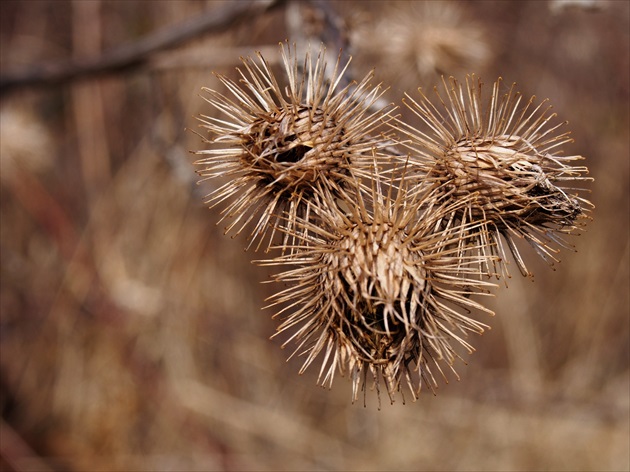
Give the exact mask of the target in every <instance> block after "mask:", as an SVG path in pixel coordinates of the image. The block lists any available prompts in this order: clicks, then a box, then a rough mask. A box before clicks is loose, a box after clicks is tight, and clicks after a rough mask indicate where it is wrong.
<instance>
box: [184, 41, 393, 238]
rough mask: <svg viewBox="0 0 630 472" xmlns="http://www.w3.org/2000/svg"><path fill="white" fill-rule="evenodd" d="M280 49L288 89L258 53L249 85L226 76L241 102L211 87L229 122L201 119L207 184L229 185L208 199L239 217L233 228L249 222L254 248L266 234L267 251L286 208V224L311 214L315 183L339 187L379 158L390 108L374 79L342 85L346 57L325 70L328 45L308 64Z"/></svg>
mask: <svg viewBox="0 0 630 472" xmlns="http://www.w3.org/2000/svg"><path fill="white" fill-rule="evenodd" d="M281 50H282V58H283V65H284V72H285V74H286V76H287V79H288V86H287V87H286V88H284V87H282V86H281V85H280V80H278V79H277V78H276V76H275V75H274V73H273V72H272V70H271V67H270V66H269V64H268V63H267V61H265V59H264V58H263V57H262V56H261V55H260V54H257V57H258V61H256V60H253V59H251V58H247V59H243V60H242V61H243V65H244V67H245V71H241V70H240V69H239V73H240V75H241V84H242V85H238V84H237V83H235V82H234V81H232V80H230V79H229V78H227V77H223V76H219V79H220V81H221V82H222V83H223V84H224V85H225V87H226V88H227V89H228V90H229V92H230V93H231V94H232V96H233V98H228V97H226V96H225V95H223V94H221V93H219V92H217V91H215V90H209V89H204V91H205V92H207V94H208V95H209V98H207V101H208V102H209V103H210V105H212V106H213V107H214V108H216V109H217V110H218V111H219V112H221V113H222V114H224V115H225V117H224V118H215V117H212V116H202V117H201V118H200V120H201V121H202V123H203V125H202V126H203V127H204V128H206V129H207V130H208V132H209V133H210V135H211V136H212V137H211V139H209V140H207V142H208V143H210V144H211V145H212V148H211V149H208V150H203V151H198V152H197V154H201V155H206V156H208V157H205V158H203V159H201V160H199V161H197V163H196V164H198V165H201V166H203V168H202V169H201V170H200V171H199V174H200V175H201V176H202V177H204V178H205V179H204V180H208V179H213V178H216V177H222V178H226V179H229V181H228V182H227V183H225V184H223V185H222V186H219V187H218V188H217V189H215V190H214V191H213V192H212V193H211V194H210V195H209V196H208V200H207V203H209V204H210V205H211V207H212V206H215V205H218V204H220V203H223V202H227V203H226V206H225V207H224V209H223V218H222V220H223V219H226V218H227V219H232V220H233V221H231V223H230V224H229V225H228V226H227V228H226V232H229V231H231V230H233V229H235V232H236V234H238V233H240V232H241V231H242V230H243V229H244V228H245V227H246V226H248V225H250V224H251V226H252V227H253V229H252V231H251V235H250V238H251V242H250V246H251V244H252V243H253V242H254V241H255V240H258V241H259V242H258V246H257V247H256V249H259V248H260V245H261V244H262V242H263V240H264V239H266V235H267V234H268V235H269V237H268V238H267V239H268V242H267V246H266V248H267V249H268V247H269V245H270V244H271V241H272V239H273V235H274V233H275V231H276V229H277V224H278V222H279V221H280V220H279V218H278V217H279V216H280V215H283V214H284V213H285V212H286V214H287V215H288V218H286V219H284V220H283V221H285V223H286V224H287V225H289V227H292V226H293V225H294V221H295V219H296V218H297V217H298V216H300V215H302V216H303V215H305V214H308V213H309V212H310V210H309V208H310V206H311V205H312V198H311V197H312V193H313V188H314V186H315V184H317V183H320V184H322V185H324V186H326V185H328V184H330V185H336V184H337V183H338V182H339V181H340V180H342V179H343V177H344V176H345V175H346V174H347V173H348V168H349V167H357V168H359V167H361V161H362V160H364V159H365V158H366V156H367V157H368V158H369V160H370V161H371V160H372V158H373V155H374V154H376V155H377V156H378V155H379V154H380V153H379V150H380V149H383V148H385V147H386V145H385V143H384V141H383V139H382V138H381V137H380V136H378V133H379V129H380V128H381V126H382V124H383V122H384V120H387V119H388V115H389V113H390V112H391V109H388V110H386V109H384V108H378V107H376V106H375V103H376V101H377V100H378V99H379V97H380V96H381V94H382V91H381V89H380V87H378V86H377V87H375V88H372V87H371V86H370V84H369V82H370V80H371V75H368V76H366V77H365V78H364V79H363V80H362V81H361V82H360V83H358V84H349V85H347V86H346V87H344V88H342V89H340V86H339V84H340V81H341V78H342V76H343V75H344V72H345V70H346V68H347V67H348V64H346V65H345V66H343V68H341V70H340V64H339V59H338V60H337V63H336V64H335V65H334V69H333V70H332V71H329V70H327V64H326V61H325V49H324V47H323V46H322V47H321V48H320V50H319V52H318V55H317V58H316V59H313V57H312V54H311V52H310V49H309V50H308V51H307V52H306V55H305V59H304V62H303V64H300V63H299V62H298V59H297V57H296V54H295V52H294V51H292V50H291V48H290V47H289V46H288V45H284V44H281ZM385 108H389V107H385ZM268 232H269V233H268Z"/></svg>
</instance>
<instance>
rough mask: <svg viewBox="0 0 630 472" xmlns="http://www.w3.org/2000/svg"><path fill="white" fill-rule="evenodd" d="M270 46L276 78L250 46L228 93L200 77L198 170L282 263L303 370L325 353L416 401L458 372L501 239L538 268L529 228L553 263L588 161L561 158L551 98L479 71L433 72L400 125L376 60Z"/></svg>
mask: <svg viewBox="0 0 630 472" xmlns="http://www.w3.org/2000/svg"><path fill="white" fill-rule="evenodd" d="M280 47H281V51H282V59H283V69H284V71H283V77H280V76H279V75H278V76H277V75H276V74H275V73H274V72H273V71H272V68H271V66H270V64H269V63H268V62H267V61H266V60H265V59H264V58H263V57H262V56H261V55H260V54H258V55H257V57H256V58H247V59H243V66H244V69H242V70H241V69H239V70H238V71H239V74H240V77H241V80H240V83H237V82H235V81H233V80H231V79H229V78H227V77H223V76H219V79H220V81H221V82H222V83H223V85H224V86H225V89H226V90H227V94H224V93H221V92H219V91H215V90H209V89H204V91H205V92H206V93H207V101H208V102H209V104H210V105H212V106H213V107H214V108H215V109H216V110H218V111H219V112H220V115H221V116H220V117H215V116H202V117H201V118H200V120H201V122H202V126H203V127H204V128H205V129H206V130H207V132H208V133H209V137H208V138H207V139H205V141H206V142H207V143H208V144H209V149H206V150H202V151H197V153H198V154H201V155H203V156H204V157H203V158H202V159H200V160H199V161H197V164H198V165H200V166H201V170H199V174H200V175H201V176H202V177H203V180H211V181H212V182H214V181H215V180H220V181H221V183H220V184H217V185H216V186H215V188H214V189H213V191H212V192H211V193H210V195H209V196H208V203H209V205H210V206H212V207H214V206H219V207H220V208H221V209H222V218H221V221H225V222H227V227H226V232H231V233H233V234H239V233H241V232H246V233H247V234H248V235H249V245H248V247H250V246H252V245H255V248H256V250H261V249H262V250H263V252H264V253H265V254H266V255H267V258H265V259H263V260H259V261H257V262H258V263H259V264H262V265H267V266H274V267H278V268H279V272H278V273H277V274H276V275H275V276H274V281H276V282H278V283H279V284H281V287H282V288H280V289H279V291H278V292H277V293H276V294H275V295H273V296H272V297H271V298H270V300H269V307H273V308H274V309H275V310H276V311H277V312H276V316H279V317H281V318H282V322H281V324H280V326H279V329H278V331H279V332H284V331H288V332H290V333H292V334H291V336H290V338H289V340H288V341H287V343H295V344H297V348H296V349H295V352H294V354H297V355H301V356H304V357H305V361H304V364H303V367H302V369H301V372H303V371H304V370H306V369H307V367H309V365H311V364H312V363H313V362H314V361H315V359H317V358H321V359H322V360H321V368H320V374H319V382H320V383H321V384H322V385H325V386H331V385H332V383H333V379H334V376H335V374H336V373H341V374H342V375H348V376H349V377H350V378H351V379H352V385H353V400H356V399H357V398H358V395H359V391H360V390H363V391H364V392H365V391H366V389H367V387H369V386H370V385H373V386H374V387H375V388H376V389H377V391H378V390H379V389H380V387H381V386H384V387H385V389H386V391H387V393H388V395H389V397H390V400H391V401H393V399H394V396H395V394H396V393H397V392H401V393H402V392H403V391H404V390H405V385H406V386H407V387H408V389H409V391H410V392H411V395H412V397H413V399H415V398H417V396H418V394H419V392H420V389H421V386H422V385H426V386H428V388H430V389H431V390H434V389H435V388H436V387H437V386H438V383H437V377H439V376H442V377H444V378H445V379H446V374H445V371H444V369H445V368H446V369H449V370H451V371H453V372H455V371H454V369H453V364H454V362H455V360H456V359H457V358H459V357H460V355H459V354H458V352H457V346H458V345H460V346H461V347H463V348H464V349H465V350H466V351H469V352H472V351H473V347H472V346H471V345H470V344H469V343H468V342H467V340H466V338H467V334H468V333H471V332H472V333H482V332H483V331H484V329H486V328H487V325H485V324H483V323H482V322H480V321H478V320H476V319H475V316H476V315H477V314H479V313H486V314H489V315H492V312H491V311H490V310H489V309H487V308H485V307H484V305H483V304H482V303H480V301H479V300H480V299H482V298H483V296H487V295H489V294H490V291H491V289H492V288H493V286H494V285H495V283H496V281H497V280H501V279H506V278H507V277H509V272H508V263H509V262H508V261H509V258H508V253H511V255H512V257H513V258H514V260H515V261H516V264H517V266H518V268H519V270H520V271H521V273H522V274H523V275H531V274H530V272H529V271H528V269H527V267H526V265H525V263H524V261H523V258H522V257H521V254H520V252H519V249H518V244H519V243H520V242H521V241H527V242H528V243H529V244H530V245H531V246H532V247H533V248H534V249H535V251H536V252H537V253H538V254H539V255H540V256H542V257H543V258H544V259H545V260H547V261H548V262H550V263H553V262H554V261H556V260H557V258H556V254H557V252H558V250H559V248H560V247H569V245H568V243H567V242H566V241H565V240H564V236H565V235H568V234H572V233H575V231H576V230H577V229H578V227H579V226H581V223H582V222H583V221H584V220H585V219H586V215H585V213H584V212H585V211H587V210H589V209H590V206H591V205H590V203H589V202H588V201H587V200H585V199H584V198H583V197H581V196H579V193H580V189H579V188H575V187H571V186H566V185H567V184H568V185H572V184H574V183H576V182H580V181H585V180H588V178H587V177H585V174H586V173H587V169H586V167H583V166H573V165H571V163H572V162H573V161H576V160H580V159H582V158H581V157H580V156H563V155H562V153H561V150H560V148H561V146H562V145H563V144H565V143H567V142H568V141H570V138H569V134H568V133H567V132H562V131H561V129H560V128H561V126H562V125H563V124H562V123H560V124H556V123H554V122H553V120H554V118H555V115H554V114H552V113H551V112H550V107H549V106H548V105H547V103H546V102H545V101H543V102H541V103H539V104H538V105H536V104H535V100H534V98H532V99H531V100H524V99H523V97H522V96H521V95H520V94H519V93H518V92H517V91H516V90H515V87H514V86H512V87H510V88H508V89H507V91H506V92H504V91H503V86H502V83H501V81H500V80H498V81H497V82H495V83H494V85H493V87H492V89H491V92H490V97H489V100H488V101H487V102H486V101H484V99H485V96H484V95H483V94H484V90H485V88H484V85H483V84H482V82H481V81H480V80H479V79H478V78H476V77H475V76H469V77H467V79H466V81H465V84H460V83H459V82H457V81H456V80H454V79H449V80H443V84H442V89H441V90H440V89H438V88H436V95H435V98H436V100H434V101H431V99H430V98H429V97H428V96H427V95H425V94H424V92H423V91H422V90H420V89H418V90H419V95H406V97H405V99H403V103H404V106H405V107H407V108H408V109H409V110H410V111H411V112H413V113H412V116H416V117H417V118H418V120H417V123H408V122H406V121H403V120H402V119H401V118H400V116H397V115H395V111H396V108H395V107H394V106H393V105H383V104H382V95H383V93H384V91H383V89H382V88H381V87H380V86H372V85H371V83H370V82H371V78H372V76H371V74H368V75H367V76H366V77H365V78H364V79H363V80H361V81H360V82H358V83H354V82H353V83H350V84H347V85H344V84H345V82H344V81H343V80H342V78H343V77H344V74H345V72H346V69H347V67H348V64H341V63H340V59H338V60H337V61H336V63H334V64H333V66H332V71H331V70H330V65H329V64H327V60H326V50H325V48H324V47H323V46H322V47H320V49H319V50H318V51H316V52H311V50H310V49H309V50H308V51H307V52H306V54H305V55H303V57H302V58H299V57H298V54H297V52H296V51H295V49H294V48H291V46H290V45H288V44H281V46H280ZM284 83H286V84H287V85H286V86H284V85H281V84H284ZM455 375H457V374H456V373H455ZM403 399H404V394H403Z"/></svg>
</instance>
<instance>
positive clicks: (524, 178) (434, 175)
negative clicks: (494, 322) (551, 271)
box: [394, 76, 591, 275]
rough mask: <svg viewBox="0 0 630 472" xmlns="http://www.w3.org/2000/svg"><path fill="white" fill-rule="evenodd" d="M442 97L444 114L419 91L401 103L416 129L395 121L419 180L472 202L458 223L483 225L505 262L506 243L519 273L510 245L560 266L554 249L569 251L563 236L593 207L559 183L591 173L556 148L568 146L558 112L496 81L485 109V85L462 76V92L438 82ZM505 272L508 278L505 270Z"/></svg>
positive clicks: (452, 81) (518, 260)
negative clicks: (524, 246)
mask: <svg viewBox="0 0 630 472" xmlns="http://www.w3.org/2000/svg"><path fill="white" fill-rule="evenodd" d="M443 84H444V88H445V94H444V95H442V94H440V92H439V91H437V89H436V94H437V97H438V100H439V101H440V102H441V105H442V107H443V111H441V110H440V109H439V108H438V107H436V106H435V105H433V104H432V103H431V102H430V100H429V99H428V98H427V96H426V95H424V93H423V92H422V90H420V95H421V100H420V101H415V100H414V99H413V98H411V97H409V96H407V99H406V100H405V105H406V106H407V107H408V108H409V109H410V110H411V111H413V112H414V113H415V114H416V115H417V116H418V117H420V119H421V120H422V121H423V122H424V124H425V125H426V126H428V128H429V130H428V131H426V132H425V131H421V130H419V129H416V128H414V127H413V126H411V125H408V124H407V123H404V122H402V121H400V120H398V121H397V122H396V124H395V125H394V127H395V128H396V129H397V131H398V132H399V133H400V135H401V142H402V144H403V145H404V146H406V147H407V148H408V149H410V150H411V153H410V162H411V163H413V165H414V166H415V167H416V169H417V171H418V175H419V177H420V178H421V179H422V180H423V181H424V182H426V181H432V182H434V183H435V184H436V185H437V186H440V187H441V188H442V193H443V194H444V195H448V198H452V199H461V198H466V197H470V196H476V198H475V199H472V200H470V204H469V206H468V207H466V208H465V214H462V215H461V218H462V219H466V218H468V219H472V220H473V221H486V222H487V223H488V225H489V227H490V231H489V232H484V233H482V235H483V236H484V237H485V238H488V240H489V241H490V242H493V243H494V247H495V248H496V250H497V253H498V254H499V255H501V256H502V258H503V259H505V250H504V249H503V247H502V244H501V237H500V236H503V238H504V239H505V241H506V242H507V244H508V247H509V249H510V251H511V252H512V254H513V256H514V259H515V261H516V263H517V265H518V267H519V269H520V271H521V273H522V274H523V275H531V274H530V272H529V271H528V270H527V268H526V266H525V263H524V262H523V259H522V257H521V255H520V253H519V251H518V249H517V247H516V244H515V241H516V240H519V239H525V240H527V241H528V242H529V243H530V244H531V245H532V246H533V247H534V249H535V250H536V252H537V253H538V254H539V255H541V256H542V257H543V259H545V260H546V261H547V262H549V263H550V264H552V263H553V262H554V261H556V262H557V259H556V256H555V254H556V253H557V252H558V248H557V247H556V246H563V247H569V246H568V244H567V243H566V242H565V241H564V240H563V239H562V235H563V234H571V233H574V232H575V231H576V230H577V228H578V225H579V224H580V222H581V220H582V218H583V217H584V216H585V215H584V211H585V209H589V208H590V206H591V205H590V203H589V202H588V201H587V200H586V199H584V198H582V197H580V196H579V195H578V193H579V191H580V189H576V188H572V187H568V188H566V187H565V188H563V187H561V185H563V184H565V183H566V182H570V183H574V182H579V181H585V180H590V179H588V178H586V177H585V176H584V174H586V173H588V169H587V168H586V167H584V166H571V165H570V164H569V163H570V162H572V161H576V160H580V159H583V158H582V157H581V156H562V154H561V151H560V150H559V148H560V147H561V146H562V145H564V144H566V143H568V142H570V141H571V139H570V137H569V133H568V132H564V133H559V128H560V127H561V126H562V125H563V124H564V123H560V124H552V123H551V121H552V119H553V118H555V114H551V113H550V112H549V110H550V108H551V107H550V106H548V105H547V101H543V102H541V103H540V104H538V105H534V100H535V97H532V98H531V99H530V100H529V101H528V102H526V103H525V104H523V103H522V95H521V94H520V93H518V92H516V90H515V85H512V87H511V88H510V89H509V91H508V92H507V93H506V94H505V95H502V93H501V90H500V88H501V80H500V79H499V80H498V81H497V82H495V83H494V86H493V89H492V95H491V97H490V103H489V104H487V105H486V104H485V103H484V102H483V100H482V89H483V87H482V83H481V81H480V80H479V79H477V78H475V77H474V76H472V77H470V76H469V77H467V79H466V87H465V88H464V87H462V86H461V85H460V84H459V83H458V82H457V81H456V80H455V79H453V78H451V79H450V80H449V81H448V83H447V82H446V81H445V80H443ZM502 270H503V271H504V272H505V274H506V275H509V274H508V273H507V269H506V268H505V266H503V267H502Z"/></svg>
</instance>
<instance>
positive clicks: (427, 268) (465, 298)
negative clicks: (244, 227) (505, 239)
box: [258, 166, 492, 402]
mask: <svg viewBox="0 0 630 472" xmlns="http://www.w3.org/2000/svg"><path fill="white" fill-rule="evenodd" d="M409 183H410V182H409V181H407V180H405V178H404V176H402V178H400V179H394V178H393V177H390V179H389V181H388V185H385V183H384V182H383V181H382V178H381V176H380V174H379V170H378V168H377V167H376V166H375V167H374V168H373V180H372V183H371V187H370V191H369V192H367V191H366V187H365V186H363V185H362V184H361V182H360V180H358V179H357V181H356V185H355V186H354V187H349V188H348V190H341V191H340V192H339V193H338V196H337V197H333V196H332V195H329V196H328V198H327V202H322V203H321V204H318V205H316V206H315V208H316V210H315V211H316V213H317V216H318V219H319V220H320V221H319V222H318V223H313V222H311V221H306V220H300V224H301V225H304V226H305V227H306V230H307V231H302V232H299V233H297V234H296V236H297V237H298V238H300V239H301V240H302V244H301V246H300V247H298V248H296V249H297V250H296V251H294V252H293V253H291V254H288V255H287V254H285V255H282V256H279V257H276V258H272V259H268V260H264V261H258V262H259V263H261V264H264V265H274V266H275V265H278V266H281V267H289V268H288V269H287V270H285V271H284V272H281V273H279V274H277V275H276V276H275V280H276V281H277V282H281V283H284V284H288V287H287V288H285V289H284V290H282V291H280V292H278V293H277V294H276V295H274V296H272V297H271V298H270V306H271V307H280V309H279V311H278V313H277V314H276V316H284V320H283V322H282V324H281V325H280V327H279V331H280V332H283V331H294V333H293V334H292V336H291V337H290V338H289V340H288V341H287V343H289V342H293V341H295V342H297V344H298V347H297V349H296V351H295V353H297V354H299V355H305V356H306V360H305V361H304V365H303V367H302V369H301V373H302V372H304V371H305V370H306V369H307V367H308V366H309V365H311V364H312V363H313V362H314V361H315V359H316V358H317V357H318V356H319V355H320V354H321V355H323V360H322V366H321V370H320V375H319V379H318V381H319V382H320V383H321V384H322V385H324V386H328V387H331V386H332V383H333V379H334V376H335V373H336V372H337V371H339V372H340V373H341V374H342V375H344V374H346V373H347V374H348V375H349V376H350V378H351V379H352V384H353V400H356V399H357V397H358V392H359V390H360V389H362V390H363V391H364V393H365V391H366V387H367V385H366V384H367V383H368V380H372V381H373V382H374V384H375V386H376V389H377V391H378V390H379V386H380V380H381V379H382V380H383V381H384V384H385V387H386V389H387V393H388V395H389V397H390V400H391V401H392V402H393V399H394V396H395V394H396V392H398V391H400V392H401V393H402V390H403V389H402V387H404V385H405V384H406V385H407V387H408V388H409V390H410V391H411V394H412V396H413V398H414V399H415V398H417V396H418V394H419V392H420V389H421V385H422V383H423V382H424V383H425V384H427V385H428V386H429V388H431V389H432V390H433V389H435V388H436V387H437V385H438V384H437V381H436V378H435V376H434V370H433V369H436V372H439V374H441V375H442V376H444V378H445V380H446V376H445V375H444V373H443V370H442V366H441V364H443V365H445V366H447V367H448V368H450V369H452V365H453V363H454V361H455V359H456V358H458V357H459V355H458V354H457V351H456V347H455V345H457V344H460V345H462V346H463V347H464V348H465V349H466V350H467V351H469V352H472V351H473V348H472V346H471V345H470V344H469V343H468V342H467V341H466V340H465V337H466V335H467V334H468V333H470V332H473V333H482V332H483V331H484V329H485V328H486V327H487V326H486V325H484V324H483V323H481V322H479V321H477V320H475V319H474V318H472V317H471V316H469V315H470V314H471V312H475V311H481V312H486V313H490V314H491V313H492V312H491V311H490V310H488V309H486V308H485V307H483V306H482V305H481V304H479V303H478V302H476V301H474V300H473V299H472V298H471V295H473V294H487V293H488V289H489V288H490V287H492V284H490V283H488V282H487V281H484V280H483V279H484V278H483V276H482V272H481V271H480V267H481V266H483V265H484V264H486V263H487V261H482V260H481V259H482V258H483V256H480V255H479V254H480V252H479V251H477V249H478V248H470V249H471V250H470V251H469V252H465V251H463V250H462V246H466V245H467V243H468V241H467V239H468V237H469V236H468V235H469V234H472V233H473V232H474V231H473V229H474V228H472V226H470V225H459V226H458V225H448V224H445V223H444V218H448V217H449V215H452V214H453V213H454V212H456V208H455V207H458V206H460V205H463V204H465V203H466V199H463V201H461V202H460V201H454V202H451V203H447V204H443V203H441V202H439V201H437V200H436V199H435V195H434V194H432V193H431V192H430V189H429V191H426V190H424V189H423V188H422V187H421V186H417V185H416V184H415V183H413V184H412V185H409ZM324 193H325V192H321V193H320V194H322V195H323V194H324ZM436 228H437V229H436ZM295 353H294V354H295ZM403 399H404V394H403Z"/></svg>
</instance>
